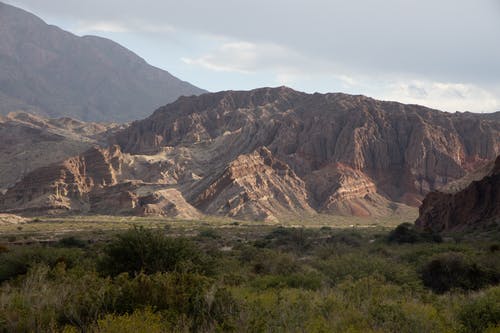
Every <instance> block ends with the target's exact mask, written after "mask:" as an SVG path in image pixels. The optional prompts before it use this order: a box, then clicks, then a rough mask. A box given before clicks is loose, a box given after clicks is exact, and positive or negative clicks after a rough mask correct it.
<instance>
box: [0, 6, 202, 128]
mask: <svg viewBox="0 0 500 333" xmlns="http://www.w3.org/2000/svg"><path fill="white" fill-rule="evenodd" d="M203 92H204V91H203V90H201V89H199V88H197V87H195V86H193V85H191V84H189V83H187V82H183V81H181V80H179V79H177V78H176V77H174V76H172V75H171V74H170V73H168V72H166V71H163V70H160V69H158V68H156V67H153V66H150V65H148V64H147V63H146V62H145V61H144V60H143V59H142V58H140V57H138V56H137V55H136V54H134V53H132V52H131V51H129V50H127V49H125V48H124V47H122V46H120V45H118V44H116V43H115V42H113V41H110V40H107V39H104V38H99V37H95V36H84V37H77V36H75V35H73V34H71V33H68V32H66V31H63V30H61V29H59V28H57V27H55V26H51V25H47V24H46V23H45V22H43V21H42V20H41V19H39V18H38V17H36V16H34V15H32V14H30V13H27V12H25V11H23V10H21V9H18V8H15V7H12V6H9V5H6V4H4V3H1V2H0V114H7V113H9V112H11V111H18V110H23V111H27V112H32V113H38V114H41V115H44V116H48V117H51V118H54V117H62V116H69V117H72V118H76V119H81V120H85V121H114V122H125V121H130V120H134V119H140V118H143V117H146V116H147V115H149V114H150V112H151V110H154V109H155V108H157V107H159V106H161V105H164V104H165V103H169V102H173V101H174V100H176V99H177V98H178V97H179V96H181V95H186V96H190V95H195V94H200V93H203Z"/></svg>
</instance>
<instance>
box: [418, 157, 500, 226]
mask: <svg viewBox="0 0 500 333" xmlns="http://www.w3.org/2000/svg"><path fill="white" fill-rule="evenodd" d="M455 185H456V186H452V187H451V188H450V187H448V188H445V189H444V190H441V191H435V192H431V193H429V194H428V195H427V196H426V198H425V199H424V201H423V203H422V206H421V207H420V211H419V217H418V219H417V221H416V222H415V224H416V226H417V227H419V228H420V229H423V230H432V231H434V232H442V231H454V230H464V229H476V228H480V227H489V226H492V225H493V226H496V227H497V228H498V226H500V156H498V158H497V159H496V160H495V161H493V162H491V163H488V164H487V165H486V166H484V167H482V168H480V169H479V170H477V171H475V172H473V173H471V175H470V176H467V177H466V178H464V179H462V180H461V181H460V182H458V183H457V184H455Z"/></svg>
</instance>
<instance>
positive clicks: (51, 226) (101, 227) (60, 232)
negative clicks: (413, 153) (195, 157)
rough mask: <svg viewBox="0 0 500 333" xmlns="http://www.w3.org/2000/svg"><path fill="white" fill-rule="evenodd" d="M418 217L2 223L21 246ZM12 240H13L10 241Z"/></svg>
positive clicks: (376, 224) (379, 224)
mask: <svg viewBox="0 0 500 333" xmlns="http://www.w3.org/2000/svg"><path fill="white" fill-rule="evenodd" d="M415 218H416V210H409V211H407V212H405V213H404V214H403V215H394V216H388V217H374V218H360V217H353V216H335V215H316V216H311V217H305V218H304V219H301V220H299V219H297V218H295V219H294V218H292V219H284V220H283V221H280V222H262V221H239V220H235V219H231V218H226V217H211V216H207V217H204V218H203V219H199V220H181V219H173V218H164V217H138V216H107V215H68V216H37V217H32V218H31V219H30V221H29V222H26V223H21V224H3V225H2V224H0V242H9V243H12V239H13V238H15V241H14V242H17V243H30V242H51V241H54V240H57V239H59V238H62V237H66V236H71V235H79V236H81V237H85V238H89V239H92V238H96V239H100V238H102V235H103V234H106V235H109V234H112V233H114V232H119V231H122V230H127V229H130V228H131V227H133V226H144V227H148V228H157V229H164V228H171V229H173V230H175V232H176V233H177V234H179V235H185V236H190V235H191V236H192V235H195V234H196V233H197V232H198V231H197V230H198V229H199V228H203V227H210V228H224V229H236V230H244V231H247V230H252V229H263V230H265V229H266V228H274V227H276V226H286V227H307V228H321V227H332V228H339V229H358V228H372V229H375V230H379V231H380V230H386V229H390V228H394V227H395V226H397V225H398V224H400V223H402V222H411V221H414V220H415ZM9 239H10V241H9Z"/></svg>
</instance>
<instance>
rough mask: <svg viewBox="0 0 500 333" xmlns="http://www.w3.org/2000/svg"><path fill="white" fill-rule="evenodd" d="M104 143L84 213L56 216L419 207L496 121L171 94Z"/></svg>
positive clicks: (477, 159) (488, 154)
mask: <svg viewBox="0 0 500 333" xmlns="http://www.w3.org/2000/svg"><path fill="white" fill-rule="evenodd" d="M110 144H111V145H112V148H110V149H111V150H110V151H108V152H107V153H106V152H104V151H103V152H102V153H101V154H103V155H109V156H111V155H113V156H114V155H117V156H120V157H119V158H118V157H117V158H118V159H117V160H116V161H119V162H116V163H115V164H116V165H114V166H110V162H104V164H105V166H98V165H91V164H87V165H86V168H88V171H87V172H86V175H88V174H89V173H90V171H92V172H94V171H93V170H97V169H99V170H101V171H99V172H104V171H103V170H107V168H111V169H112V170H114V171H113V174H114V175H115V176H114V178H113V179H114V180H113V181H112V182H106V184H102V183H101V182H100V181H95V180H93V181H90V180H86V181H82V184H93V185H91V186H90V187H88V188H87V187H85V188H86V190H85V191H84V192H85V193H89V194H88V195H89V199H84V202H85V203H86V205H84V204H74V205H66V206H64V207H65V208H64V209H69V210H83V211H86V212H99V213H102V212H103V210H105V208H106V207H121V204H120V205H108V204H106V205H100V204H99V200H111V201H112V202H115V201H116V202H120V203H122V202H126V203H127V204H126V205H125V206H124V207H125V208H124V210H121V212H122V213H124V212H128V213H130V214H155V215H169V214H170V215H169V216H171V215H178V214H179V212H184V211H185V212H188V213H187V215H193V214H194V215H196V214H201V213H204V214H210V215H212V214H214V215H222V216H231V217H234V218H244V219H259V220H276V219H279V218H280V217H281V216H284V215H287V214H288V215H295V216H297V215H301V214H302V215H311V214H312V215H314V214H317V213H326V214H344V215H356V216H379V215H387V214H392V213H394V212H396V211H398V210H399V209H400V208H405V207H408V206H414V207H416V206H418V205H419V204H420V203H421V200H422V198H423V197H424V196H425V195H426V194H427V193H428V192H430V191H433V190H435V189H437V188H440V187H442V186H443V185H446V184H448V183H449V182H450V181H454V180H457V179H460V178H461V177H463V176H464V175H465V174H467V173H468V172H469V171H470V170H473V169H474V168H476V167H478V166H483V165H485V164H486V163H487V162H488V161H489V160H491V159H492V158H494V157H495V156H497V155H498V154H499V153H500V114H491V115H481V114H471V113H446V112H441V111H437V110H432V109H429V108H425V107H422V106H418V105H404V104H400V103H396V102H384V101H377V100H374V99H371V98H368V97H364V96H352V95H345V94H305V93H301V92H297V91H294V90H292V89H289V88H286V87H280V88H262V89H256V90H252V91H227V92H220V93H214V94H204V95H201V96H198V97H181V98H179V99H178V100H177V101H176V102H174V103H172V104H169V105H167V106H165V107H162V108H160V109H158V110H157V111H156V112H154V114H153V115H151V116H150V117H148V118H146V119H145V120H142V121H136V122H134V123H132V124H131V125H130V127H128V128H127V129H124V130H122V131H120V132H118V133H117V134H116V135H113V136H111V137H110ZM85 154H87V153H85ZM85 154H84V155H85ZM104 161H105V159H104ZM44 172H45V171H44ZM99 172H98V173H99ZM36 173H40V171H35V172H34V174H36ZM96 177H97V176H96ZM99 177H101V176H99ZM99 177H97V178H98V180H100V179H101V178H99ZM68 181H69V184H70V183H71V182H72V181H73V180H72V178H71V179H68ZM23 182H24V181H23ZM23 182H21V183H19V184H18V185H16V186H15V187H14V188H13V189H12V190H9V192H8V193H7V194H6V196H4V199H3V200H4V201H3V202H4V203H3V204H0V209H1V210H9V209H13V208H16V207H17V209H19V207H28V206H26V205H31V204H30V202H35V201H36V198H35V197H31V200H26V198H27V197H28V198H29V196H28V195H27V193H28V192H27V191H26V189H25V186H24V185H22V184H23ZM50 182H53V179H52V178H51V180H50V181H49V183H50ZM64 182H66V180H65V181H64ZM96 184H97V185H96ZM40 186H42V187H44V186H45V187H46V185H43V184H40ZM82 186H83V185H82ZM85 186H87V185H85ZM82 188H83V187H82ZM167 190H168V191H167ZM162 191H163V192H162ZM174 192H175V193H174ZM68 193H70V192H68ZM71 193H72V192H71ZM98 193H100V194H98ZM92 196H95V199H90V198H91V197H92ZM66 197H68V196H67V195H65V196H63V198H66ZM77 197H78V195H77ZM81 197H82V198H86V196H85V195H84V196H81ZM7 198H8V199H7ZM16 198H23V199H18V200H16ZM104 198H107V199H104ZM113 198H116V199H113ZM174 198H175V199H174ZM181 198H183V200H180V199H181ZM19 200H24V201H19ZM130 202H132V203H130ZM129 203H130V204H129ZM146 205H149V206H148V207H146ZM55 206H57V205H55ZM29 207H30V209H36V207H40V208H41V207H44V208H43V209H47V207H46V206H44V205H40V204H33V205H31V206H29ZM175 207H178V208H175ZM108 210H109V209H108Z"/></svg>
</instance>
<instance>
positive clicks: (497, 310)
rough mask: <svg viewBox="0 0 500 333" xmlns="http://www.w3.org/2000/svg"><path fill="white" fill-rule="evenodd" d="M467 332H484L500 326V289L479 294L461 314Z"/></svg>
mask: <svg viewBox="0 0 500 333" xmlns="http://www.w3.org/2000/svg"><path fill="white" fill-rule="evenodd" d="M459 319H460V321H461V323H462V325H463V326H464V327H465V331H466V332H471V333H472V332H484V331H485V330H486V329H488V328H494V327H498V325H500V287H494V288H491V289H489V290H487V291H486V292H484V293H481V294H479V295H478V296H477V297H476V298H475V299H473V300H472V301H470V302H469V303H467V304H466V305H465V306H464V307H463V308H462V310H461V311H460V313H459Z"/></svg>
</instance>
